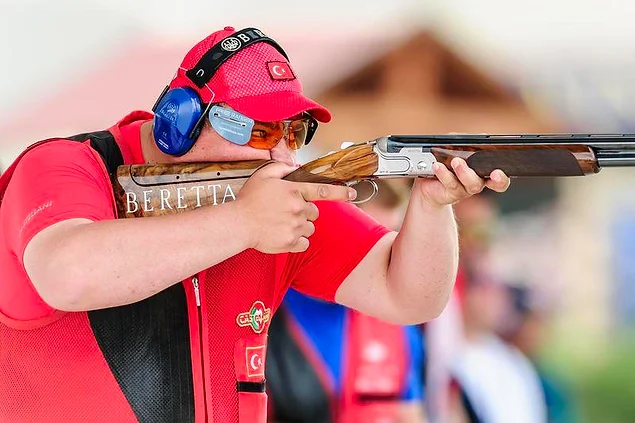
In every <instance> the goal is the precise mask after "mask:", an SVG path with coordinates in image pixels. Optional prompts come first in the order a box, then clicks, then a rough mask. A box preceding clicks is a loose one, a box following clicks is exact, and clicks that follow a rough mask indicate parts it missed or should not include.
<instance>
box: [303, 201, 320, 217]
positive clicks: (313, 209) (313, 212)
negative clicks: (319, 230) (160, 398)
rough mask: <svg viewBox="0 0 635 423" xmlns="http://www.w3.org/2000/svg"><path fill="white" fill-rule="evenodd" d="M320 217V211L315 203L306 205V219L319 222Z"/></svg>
mask: <svg viewBox="0 0 635 423" xmlns="http://www.w3.org/2000/svg"><path fill="white" fill-rule="evenodd" d="M319 215H320V209H318V206H316V205H315V204H314V203H311V202H310V201H309V202H307V203H306V219H307V220H310V221H315V220H317V218H318V216H319Z"/></svg>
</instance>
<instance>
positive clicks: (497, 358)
mask: <svg viewBox="0 0 635 423" xmlns="http://www.w3.org/2000/svg"><path fill="white" fill-rule="evenodd" d="M455 212H456V216H457V223H458V225H459V228H460V245H461V264H460V272H459V277H458V280H457V283H456V286H457V289H458V290H459V296H460V299H461V316H462V330H463V332H462V339H463V342H462V344H461V345H460V346H459V348H458V349H457V350H455V351H454V352H453V357H452V363H451V367H450V377H451V382H450V386H449V403H448V407H449V415H448V420H447V421H450V422H452V423H459V422H460V423H468V422H469V423H509V422H514V423H546V422H547V411H546V404H545V400H544V395H543V391H542V388H541V385H540V379H539V377H538V374H537V372H536V370H535V368H534V366H533V364H532V363H531V361H530V360H529V359H528V358H527V357H526V356H525V355H524V354H523V353H522V352H521V351H520V350H518V349H517V348H516V347H514V346H513V345H510V344H508V343H507V342H506V341H505V340H504V339H503V338H502V337H501V336H499V331H500V330H501V328H502V327H503V326H502V325H503V324H504V322H505V320H506V319H508V318H509V317H510V315H509V310H510V308H511V305H512V297H511V296H510V292H509V290H508V287H507V285H506V284H505V283H504V282H503V281H501V280H500V278H499V277H498V276H496V275H494V274H493V272H492V269H491V265H490V262H489V259H488V254H489V252H490V251H489V248H488V247H489V245H490V243H491V241H492V237H493V234H494V233H495V231H496V223H497V219H498V213H497V208H496V205H495V203H494V201H493V199H492V197H491V196H487V195H484V196H482V197H479V198H478V199H475V200H474V201H466V202H465V203H462V204H457V205H455ZM430 365H434V363H431V364H430Z"/></svg>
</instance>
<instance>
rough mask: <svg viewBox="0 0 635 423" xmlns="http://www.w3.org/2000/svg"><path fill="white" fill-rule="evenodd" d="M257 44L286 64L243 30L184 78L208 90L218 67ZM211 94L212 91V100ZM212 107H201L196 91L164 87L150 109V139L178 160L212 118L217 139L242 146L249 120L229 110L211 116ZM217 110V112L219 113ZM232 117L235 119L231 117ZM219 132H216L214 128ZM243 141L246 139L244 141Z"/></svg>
mask: <svg viewBox="0 0 635 423" xmlns="http://www.w3.org/2000/svg"><path fill="white" fill-rule="evenodd" d="M258 42H265V43H268V44H270V45H272V46H273V47H275V48H276V49H277V50H278V51H279V52H280V54H282V55H283V56H284V57H285V58H286V59H287V60H289V58H288V56H287V54H286V53H285V51H284V50H283V49H282V47H280V45H278V43H276V42H275V41H274V40H272V39H271V38H269V37H267V36H266V35H265V34H263V33H262V32H261V31H260V30H258V29H256V28H245V29H242V30H240V31H238V32H235V33H234V34H232V35H230V36H228V37H226V38H224V39H223V40H221V41H220V42H219V43H217V44H216V45H214V46H213V47H212V48H210V49H209V50H208V51H207V52H206V53H205V54H204V55H203V56H202V57H201V58H200V60H199V61H198V63H196V65H195V66H194V67H193V68H192V69H190V70H188V71H186V72H185V75H186V76H187V77H188V78H189V79H190V80H191V81H192V82H193V83H194V84H195V85H196V86H197V87H198V88H201V89H202V88H203V87H205V88H206V89H208V90H210V91H212V90H211V88H209V86H208V85H207V83H208V82H209V81H210V80H211V79H212V76H214V73H215V72H216V71H217V70H218V68H220V66H221V65H222V64H223V63H225V62H226V61H227V59H229V58H230V57H232V56H233V55H234V54H236V53H238V52H239V51H241V50H243V49H244V48H246V47H249V46H250V45H252V44H254V43H258ZM213 94H214V92H213V91H212V97H213ZM211 109H213V108H212V104H211V103H210V104H207V105H206V104H203V102H202V101H201V98H200V97H199V95H198V93H197V92H196V90H194V89H192V88H189V87H183V88H172V89H170V86H169V85H168V86H166V87H165V89H164V90H163V92H162V93H161V95H160V96H159V98H158V99H157V101H156V103H155V104H154V106H153V107H152V111H153V112H154V126H153V135H154V140H155V142H156V144H157V147H158V148H159V149H160V150H161V151H162V152H164V153H166V154H170V155H172V156H182V155H183V154H185V153H187V152H188V151H190V149H191V148H192V145H194V142H196V139H197V138H198V136H199V134H200V132H201V128H202V126H203V125H202V124H203V120H204V119H205V117H207V116H209V118H210V123H212V118H214V120H213V121H214V123H213V125H214V128H215V129H216V130H217V131H218V133H219V134H220V135H222V136H223V137H225V138H227V139H228V140H230V141H232V142H234V141H233V140H236V141H239V142H236V143H237V144H240V143H242V144H241V145H244V144H246V143H247V141H249V137H250V136H251V127H253V120H252V121H251V127H249V128H248V131H247V127H246V126H245V125H247V126H248V123H249V120H250V119H249V118H247V117H246V116H243V115H241V114H239V113H236V112H233V113H227V112H232V111H231V110H229V109H223V108H220V107H218V108H217V109H215V110H216V111H215V112H214V113H212V110H211ZM219 110H220V111H219ZM234 113H235V115H234ZM217 126H218V128H220V130H219V129H218V128H217ZM245 137H246V139H245Z"/></svg>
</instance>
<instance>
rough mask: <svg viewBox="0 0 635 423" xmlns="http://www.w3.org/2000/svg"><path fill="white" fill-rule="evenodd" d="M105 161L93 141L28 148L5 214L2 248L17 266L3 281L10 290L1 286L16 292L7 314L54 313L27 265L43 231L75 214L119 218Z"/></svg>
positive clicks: (7, 303) (9, 190)
mask: <svg viewBox="0 0 635 423" xmlns="http://www.w3.org/2000/svg"><path fill="white" fill-rule="evenodd" d="M100 160H101V159H100V158H99V156H98V155H97V153H96V152H94V151H93V150H92V149H91V148H90V147H89V146H88V145H87V144H84V143H80V142H76V141H53V142H49V143H46V144H43V145H41V146H38V147H35V148H34V149H33V150H31V151H29V152H27V153H26V154H25V155H24V156H23V157H22V159H21V160H20V162H19V163H18V165H17V167H16V169H15V173H14V174H13V177H12V178H11V181H10V183H9V186H8V188H7V191H6V193H5V196H4V198H3V201H2V213H1V214H0V218H1V222H0V223H1V225H2V229H1V232H2V237H3V238H4V240H5V245H4V246H3V248H2V249H0V254H2V255H5V257H3V260H0V261H2V262H5V259H7V257H9V258H11V262H12V263H13V264H14V265H13V266H9V272H8V273H9V274H8V275H7V276H8V277H6V278H3V280H2V284H3V285H5V284H8V286H6V285H5V286H4V288H7V289H0V296H4V293H9V294H8V295H12V298H11V299H10V300H11V301H8V300H7V299H6V298H2V299H1V300H0V304H2V309H3V311H4V312H5V314H7V315H21V316H27V315H31V316H34V317H35V316H37V317H40V316H42V315H43V314H44V315H45V314H46V313H45V311H48V312H49V313H50V310H51V309H50V308H49V310H45V308H47V307H48V306H47V305H46V304H44V302H43V301H42V300H41V299H40V298H39V296H37V293H36V292H35V290H34V288H33V286H32V285H31V283H30V281H29V279H28V277H27V275H26V271H25V270H24V266H23V257H22V256H23V254H24V249H25V248H26V246H27V244H28V243H29V241H30V240H31V239H32V238H33V237H34V236H35V235H36V234H37V233H38V232H40V231H41V230H42V229H45V228H47V227H48V226H50V225H52V224H54V223H57V222H60V221H63V220H67V219H72V218H86V219H91V220H94V221H97V220H103V219H111V218H114V217H115V214H114V210H113V204H112V194H111V188H110V182H109V180H108V178H107V174H106V173H105V168H104V167H103V166H104V165H103V163H102V162H101V161H100ZM5 248H6V249H5ZM30 307H31V308H32V310H29V308H30ZM13 308H16V310H15V312H14V313H12V312H11V309H13Z"/></svg>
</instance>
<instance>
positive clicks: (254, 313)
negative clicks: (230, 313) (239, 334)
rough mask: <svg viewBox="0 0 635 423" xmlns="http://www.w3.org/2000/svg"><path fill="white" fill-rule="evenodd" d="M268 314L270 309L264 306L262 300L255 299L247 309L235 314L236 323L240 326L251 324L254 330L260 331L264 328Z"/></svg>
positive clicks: (269, 314)
mask: <svg viewBox="0 0 635 423" xmlns="http://www.w3.org/2000/svg"><path fill="white" fill-rule="evenodd" d="M270 316H271V309H270V308H267V307H265V304H264V303H263V302H262V301H256V302H255V303H254V304H253V305H252V306H251V308H250V309H249V311H246V312H244V313H240V314H239V315H238V316H236V323H237V324H238V326H240V327H241V328H242V327H246V326H251V328H252V329H253V331H254V332H256V333H261V332H262V331H263V330H264V329H265V326H266V325H267V322H268V321H269V318H270Z"/></svg>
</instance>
